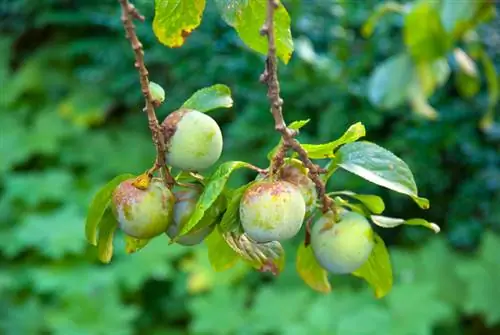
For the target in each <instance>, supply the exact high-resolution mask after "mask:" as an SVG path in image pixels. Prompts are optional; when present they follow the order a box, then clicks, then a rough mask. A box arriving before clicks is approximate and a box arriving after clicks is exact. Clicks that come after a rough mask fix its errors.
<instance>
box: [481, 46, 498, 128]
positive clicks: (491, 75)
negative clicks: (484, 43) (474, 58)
mask: <svg viewBox="0 0 500 335" xmlns="http://www.w3.org/2000/svg"><path fill="white" fill-rule="evenodd" d="M481 62H482V64H483V67H484V72H485V76H486V83H487V85H488V110H487V112H486V114H485V115H484V116H483V118H482V119H481V122H480V126H481V128H482V129H483V130H486V129H488V128H490V127H491V126H492V125H493V122H494V118H495V107H496V106H497V103H498V97H499V95H500V90H499V79H498V74H497V72H496V70H495V65H494V64H493V61H492V60H491V58H490V57H489V56H488V54H487V53H486V52H485V51H482V52H481Z"/></svg>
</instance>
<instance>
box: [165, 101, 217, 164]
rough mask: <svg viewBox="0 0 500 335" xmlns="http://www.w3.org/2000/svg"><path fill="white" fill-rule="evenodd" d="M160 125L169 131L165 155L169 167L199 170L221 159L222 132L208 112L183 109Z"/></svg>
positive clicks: (170, 115) (172, 114) (169, 116)
mask: <svg viewBox="0 0 500 335" xmlns="http://www.w3.org/2000/svg"><path fill="white" fill-rule="evenodd" d="M162 126H163V128H164V129H166V130H167V131H169V132H171V135H170V140H169V141H168V143H166V144H167V147H166V157H165V158H166V161H167V162H168V164H169V165H170V166H172V167H176V168H179V169H181V170H186V171H200V170H204V169H207V168H209V167H210V166H212V165H213V164H214V163H215V162H217V160H218V159H219V158H220V155H221V153H222V147H223V139H222V132H221V130H220V128H219V125H218V124H217V122H215V120H214V119H212V118H211V117H210V116H208V115H207V114H205V113H201V112H199V111H197V110H193V109H185V108H182V109H179V110H177V111H175V112H173V113H171V114H169V115H168V116H167V117H166V118H165V120H164V121H163V124H162Z"/></svg>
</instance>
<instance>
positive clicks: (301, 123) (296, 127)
mask: <svg viewBox="0 0 500 335" xmlns="http://www.w3.org/2000/svg"><path fill="white" fill-rule="evenodd" d="M310 120H311V119H307V120H300V121H293V122H292V123H290V124H289V125H288V128H290V129H293V130H300V129H301V128H302V127H304V126H305V125H306V124H308V123H309V121H310ZM282 144H283V139H282V138H280V141H279V143H278V144H277V145H276V146H275V147H274V148H273V149H272V150H271V151H269V152H268V154H267V159H269V160H271V159H272V158H273V156H274V155H275V154H276V152H277V151H278V149H279V148H280V146H281V145H282Z"/></svg>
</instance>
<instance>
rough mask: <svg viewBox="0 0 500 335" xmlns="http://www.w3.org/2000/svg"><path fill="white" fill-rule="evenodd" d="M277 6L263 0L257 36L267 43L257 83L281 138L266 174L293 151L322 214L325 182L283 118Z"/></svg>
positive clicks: (329, 202) (327, 206) (326, 201)
mask: <svg viewBox="0 0 500 335" xmlns="http://www.w3.org/2000/svg"><path fill="white" fill-rule="evenodd" d="M278 6H279V1H277V0H268V1H267V13H266V21H265V22H264V25H263V26H262V28H261V30H260V33H261V35H263V36H264V35H265V36H267V40H268V52H267V59H266V65H265V69H264V73H263V74H262V75H261V77H260V81H261V82H263V83H265V84H267V86H268V91H267V96H268V98H269V102H270V104H271V114H272V115H273V118H274V123H275V129H276V131H278V132H279V133H280V134H281V137H282V138H283V145H282V146H281V147H280V149H279V150H278V151H277V153H276V154H275V155H274V157H273V161H272V164H271V166H272V171H270V172H271V173H273V174H274V173H275V172H276V171H279V169H280V167H281V166H282V165H283V162H284V156H285V153H286V151H287V150H288V149H289V148H290V149H292V150H293V151H295V152H296V153H297V154H298V155H299V158H300V160H301V161H302V162H303V163H304V165H305V166H306V167H307V168H308V169H309V172H308V174H309V178H311V180H312V181H313V182H314V184H315V185H316V188H317V191H318V197H319V198H320V199H321V201H322V205H323V206H322V210H323V213H326V212H327V211H328V210H329V209H330V208H331V207H332V205H333V202H332V200H331V199H330V198H329V197H328V195H327V194H326V191H325V183H324V182H323V181H322V180H321V178H320V176H319V175H320V173H322V172H323V170H322V169H320V168H319V167H318V166H317V165H316V164H313V163H312V162H311V160H310V159H309V157H308V156H307V152H306V151H305V150H304V148H303V147H302V146H301V145H300V143H299V141H297V140H296V139H295V136H296V135H297V132H296V131H294V130H292V129H290V128H288V127H287V126H286V123H285V121H284V119H283V109H282V107H283V99H281V97H280V86H279V81H278V61H277V57H276V39H275V36H274V12H275V10H276V8H278Z"/></svg>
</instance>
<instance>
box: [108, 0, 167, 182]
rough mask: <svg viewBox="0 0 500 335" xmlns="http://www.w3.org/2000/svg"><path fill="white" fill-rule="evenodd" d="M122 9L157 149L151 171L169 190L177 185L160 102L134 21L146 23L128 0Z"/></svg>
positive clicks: (123, 1) (123, 22)
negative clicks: (159, 113)
mask: <svg viewBox="0 0 500 335" xmlns="http://www.w3.org/2000/svg"><path fill="white" fill-rule="evenodd" d="M118 2H119V3H120V6H121V8H122V14H121V20H122V24H123V28H124V30H125V36H126V38H127V39H128V40H129V42H130V46H131V48H132V50H133V52H134V56H135V63H134V66H135V68H136V69H137V72H138V73H139V79H140V83H141V91H142V94H143V95H144V100H145V103H146V105H145V107H144V111H145V112H146V114H147V116H148V124H149V129H150V130H151V135H152V140H153V143H154V145H155V147H156V160H155V163H154V165H153V167H152V168H151V169H150V171H151V173H152V172H155V171H158V170H161V172H162V173H161V174H162V178H163V181H164V183H165V185H167V187H168V188H172V187H173V185H174V184H175V179H174V178H173V177H172V175H171V174H170V171H169V170H168V169H167V166H166V161H165V139H164V136H163V131H162V127H161V125H160V123H159V122H158V118H157V117H156V113H155V107H158V106H159V102H158V101H157V100H155V99H154V98H153V96H152V95H151V91H150V89H149V72H148V69H147V68H146V64H145V63H144V49H143V46H142V43H141V41H140V40H139V38H138V37H137V33H136V31H135V25H134V23H133V19H137V20H139V21H141V22H143V21H144V16H143V15H141V14H140V13H139V11H138V10H137V8H135V6H134V5H132V4H131V3H130V2H129V1H128V0H118Z"/></svg>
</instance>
